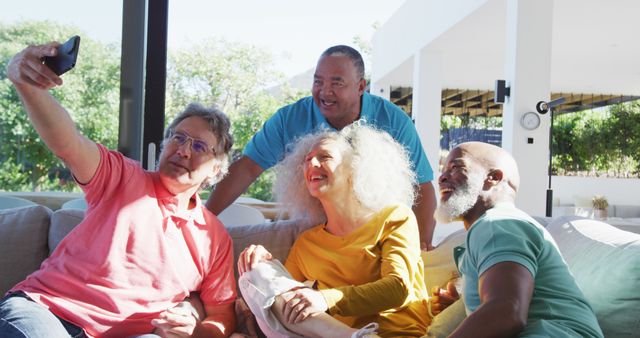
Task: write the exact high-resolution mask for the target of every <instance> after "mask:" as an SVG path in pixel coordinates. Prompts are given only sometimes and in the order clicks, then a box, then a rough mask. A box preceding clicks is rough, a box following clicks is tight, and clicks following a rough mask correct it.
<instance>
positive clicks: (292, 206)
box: [274, 122, 417, 224]
mask: <svg viewBox="0 0 640 338" xmlns="http://www.w3.org/2000/svg"><path fill="white" fill-rule="evenodd" d="M322 140H335V141H336V142H339V143H342V144H343V145H344V147H341V148H343V149H344V151H345V152H346V154H345V158H346V159H348V161H349V165H350V167H351V173H352V189H353V193H354V194H355V197H356V199H357V200H358V201H359V202H360V203H361V204H362V205H363V206H364V207H365V208H367V209H369V210H372V211H377V210H381V209H382V208H384V207H385V206H388V205H392V204H404V205H406V206H408V207H411V206H412V205H413V202H414V199H415V194H416V187H417V179H416V174H415V172H414V171H413V169H412V165H411V160H410V159H409V155H408V152H407V151H406V150H405V148H404V147H403V146H402V145H401V144H399V143H398V142H397V141H395V140H394V139H393V138H392V137H391V136H390V135H389V134H388V133H386V132H383V131H380V130H377V129H375V128H374V127H371V126H369V125H366V124H364V123H358V122H357V123H354V124H351V125H349V126H347V127H345V128H343V129H342V130H340V131H336V130H321V131H319V132H316V133H313V134H310V135H307V136H304V137H302V138H300V139H299V140H298V141H297V142H296V145H295V146H294V148H293V150H292V151H291V153H289V154H288V155H287V156H286V157H285V158H284V160H282V162H280V163H279V164H278V166H276V182H275V184H274V193H275V196H276V199H277V200H278V201H279V202H281V203H282V204H283V206H284V207H285V208H286V209H287V210H288V211H289V214H290V216H291V218H294V219H298V218H303V219H305V220H306V221H308V222H310V223H311V224H320V223H322V222H324V221H326V218H327V217H326V214H325V212H324V209H323V208H322V205H321V204H320V201H318V199H316V198H315V197H313V196H311V195H310V194H309V191H308V190H307V186H306V183H305V178H304V174H303V168H304V165H305V158H306V156H307V154H308V153H309V151H311V149H312V148H313V147H314V146H315V145H316V144H318V142H320V141H322Z"/></svg>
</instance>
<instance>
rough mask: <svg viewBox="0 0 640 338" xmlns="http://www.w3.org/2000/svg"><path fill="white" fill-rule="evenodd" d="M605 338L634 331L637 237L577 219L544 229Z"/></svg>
mask: <svg viewBox="0 0 640 338" xmlns="http://www.w3.org/2000/svg"><path fill="white" fill-rule="evenodd" d="M547 229H548V230H549V232H550V233H551V235H552V236H553V238H554V239H555V241H556V243H558V247H559V249H560V252H561V253H562V256H563V257H564V259H565V261H566V262H567V264H568V266H569V269H570V270H571V272H572V273H573V276H574V277H575V279H576V282H577V284H578V286H579V287H580V289H582V291H583V292H584V295H585V296H586V298H587V300H588V301H589V303H590V304H591V306H592V307H593V309H594V311H595V313H596V317H597V318H598V323H599V324H600V327H601V328H602V331H603V333H604V335H605V337H632V336H634V335H637V333H638V332H640V293H638V289H640V235H637V234H633V233H630V232H626V231H622V230H620V229H617V228H615V227H613V226H611V225H609V224H606V223H603V222H600V221H595V220H591V219H583V218H580V217H575V216H574V217H571V216H569V217H561V218H558V219H555V220H554V221H553V222H552V223H551V224H549V226H548V227H547Z"/></svg>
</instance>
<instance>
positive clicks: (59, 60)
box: [44, 35, 80, 76]
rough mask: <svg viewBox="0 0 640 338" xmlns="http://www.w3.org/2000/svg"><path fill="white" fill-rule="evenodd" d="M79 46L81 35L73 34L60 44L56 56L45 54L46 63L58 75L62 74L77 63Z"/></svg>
mask: <svg viewBox="0 0 640 338" xmlns="http://www.w3.org/2000/svg"><path fill="white" fill-rule="evenodd" d="M79 48H80V37H79V36H77V35H76V36H73V37H71V39H69V40H68V41H67V42H65V43H63V44H61V45H60V46H58V53H57V54H56V56H45V57H44V64H45V65H47V67H49V68H50V69H51V70H52V71H53V72H54V73H56V75H58V76H60V75H62V74H64V73H66V72H67V71H69V70H70V69H71V68H73V66H75V65H76V59H77V58H78V49H79Z"/></svg>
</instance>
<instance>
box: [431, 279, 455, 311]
mask: <svg viewBox="0 0 640 338" xmlns="http://www.w3.org/2000/svg"><path fill="white" fill-rule="evenodd" d="M432 293H433V296H431V297H430V298H429V309H430V312H431V314H432V315H433V316H435V315H437V314H439V313H440V312H442V311H444V309H446V308H447V307H449V305H451V304H453V302H455V301H456V300H458V299H460V295H459V294H458V290H456V286H455V284H454V282H453V281H449V282H448V283H447V288H446V289H442V288H440V287H438V286H436V287H434V288H433V290H432Z"/></svg>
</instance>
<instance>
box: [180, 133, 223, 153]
mask: <svg viewBox="0 0 640 338" xmlns="http://www.w3.org/2000/svg"><path fill="white" fill-rule="evenodd" d="M169 140H170V141H171V142H173V143H174V144H176V145H178V146H183V145H185V144H186V143H187V142H191V151H193V152H194V153H196V154H198V155H204V154H208V153H209V152H211V153H212V154H213V155H214V156H215V155H216V150H215V149H214V148H213V147H212V146H210V145H209V144H207V142H205V141H202V140H198V139H197V138H193V137H191V136H189V135H187V134H185V133H181V132H179V131H174V132H173V134H171V136H169Z"/></svg>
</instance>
